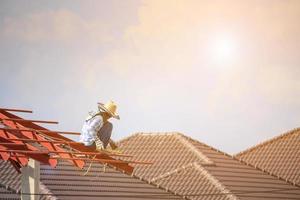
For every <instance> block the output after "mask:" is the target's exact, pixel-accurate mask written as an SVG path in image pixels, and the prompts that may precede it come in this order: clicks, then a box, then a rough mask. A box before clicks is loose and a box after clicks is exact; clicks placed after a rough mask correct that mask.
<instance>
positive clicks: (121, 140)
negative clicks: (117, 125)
mask: <svg viewBox="0 0 300 200" xmlns="http://www.w3.org/2000/svg"><path fill="white" fill-rule="evenodd" d="M140 134H141V132H135V133H132V134H130V135H128V136H126V137H124V138H122V139H120V140H118V141H117V143H122V142H125V141H127V140H129V139H130V138H133V137H136V136H138V135H140Z"/></svg>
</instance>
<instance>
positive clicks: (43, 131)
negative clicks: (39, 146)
mask: <svg viewBox="0 0 300 200" xmlns="http://www.w3.org/2000/svg"><path fill="white" fill-rule="evenodd" d="M0 130H4V131H19V132H20V131H31V132H41V133H61V134H70V135H80V133H78V132H69V131H48V130H36V129H17V128H0Z"/></svg>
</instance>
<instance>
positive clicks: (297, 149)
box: [236, 128, 300, 187]
mask: <svg viewBox="0 0 300 200" xmlns="http://www.w3.org/2000/svg"><path fill="white" fill-rule="evenodd" d="M236 156H237V157H238V158H240V159H242V160H243V161H245V162H247V163H250V164H252V165H255V166H257V167H259V168H260V169H262V170H264V171H267V172H269V173H271V174H274V175H276V176H278V177H281V178H283V179H286V180H287V181H289V182H291V183H293V184H295V185H297V186H298V187H300V128H297V129H294V130H292V131H289V132H287V133H284V134H282V135H279V136H277V137H275V138H272V139H270V140H267V141H265V142H263V143H260V144H258V145H256V146H254V147H251V148H249V149H247V150H245V151H242V152H240V153H238V154H237V155H236Z"/></svg>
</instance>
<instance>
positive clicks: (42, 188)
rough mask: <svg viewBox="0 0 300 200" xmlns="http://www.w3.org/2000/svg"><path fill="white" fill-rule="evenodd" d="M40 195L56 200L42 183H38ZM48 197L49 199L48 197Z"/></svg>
mask: <svg viewBox="0 0 300 200" xmlns="http://www.w3.org/2000/svg"><path fill="white" fill-rule="evenodd" d="M40 193H42V194H43V196H47V197H48V198H50V199H51V200H52V199H53V200H56V199H58V198H57V197H56V196H55V194H54V193H53V192H52V191H51V190H50V189H49V188H48V187H47V186H46V185H45V184H44V183H43V182H42V181H40ZM49 196H50V197H49Z"/></svg>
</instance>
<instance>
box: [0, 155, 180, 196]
mask: <svg viewBox="0 0 300 200" xmlns="http://www.w3.org/2000/svg"><path fill="white" fill-rule="evenodd" d="M88 167H89V165H87V166H85V168H84V169H83V170H80V169H78V168H75V167H74V166H72V165H71V164H70V163H68V162H59V164H58V166H57V167H56V168H51V167H50V166H47V165H41V176H40V178H41V186H40V188H41V193H43V194H45V193H46V194H49V195H45V196H43V198H41V199H42V200H43V199H51V198H52V199H57V198H58V199H72V200H75V199H78V200H79V199H80V200H81V199H83V198H84V199H86V200H87V199H124V200H133V199H135V200H138V199H140V200H141V199H183V198H182V197H181V196H178V195H175V194H173V193H171V192H167V191H166V190H165V189H163V188H158V187H157V186H156V185H153V184H149V183H148V182H146V181H143V180H140V179H139V178H137V177H134V176H129V175H127V174H125V173H122V172H120V171H117V170H115V169H113V168H111V167H108V166H104V165H101V164H99V163H93V164H92V165H91V167H90V169H89V171H88V173H87V174H86V175H84V173H85V172H86V170H87V168H88ZM0 183H1V185H2V186H3V185H4V186H5V187H7V188H10V190H12V191H15V194H16V193H19V192H20V174H18V173H17V172H16V171H15V170H14V169H13V167H12V166H11V165H10V164H9V163H6V162H4V161H2V160H0ZM0 194H1V191H0ZM0 199H2V198H1V197H0Z"/></svg>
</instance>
